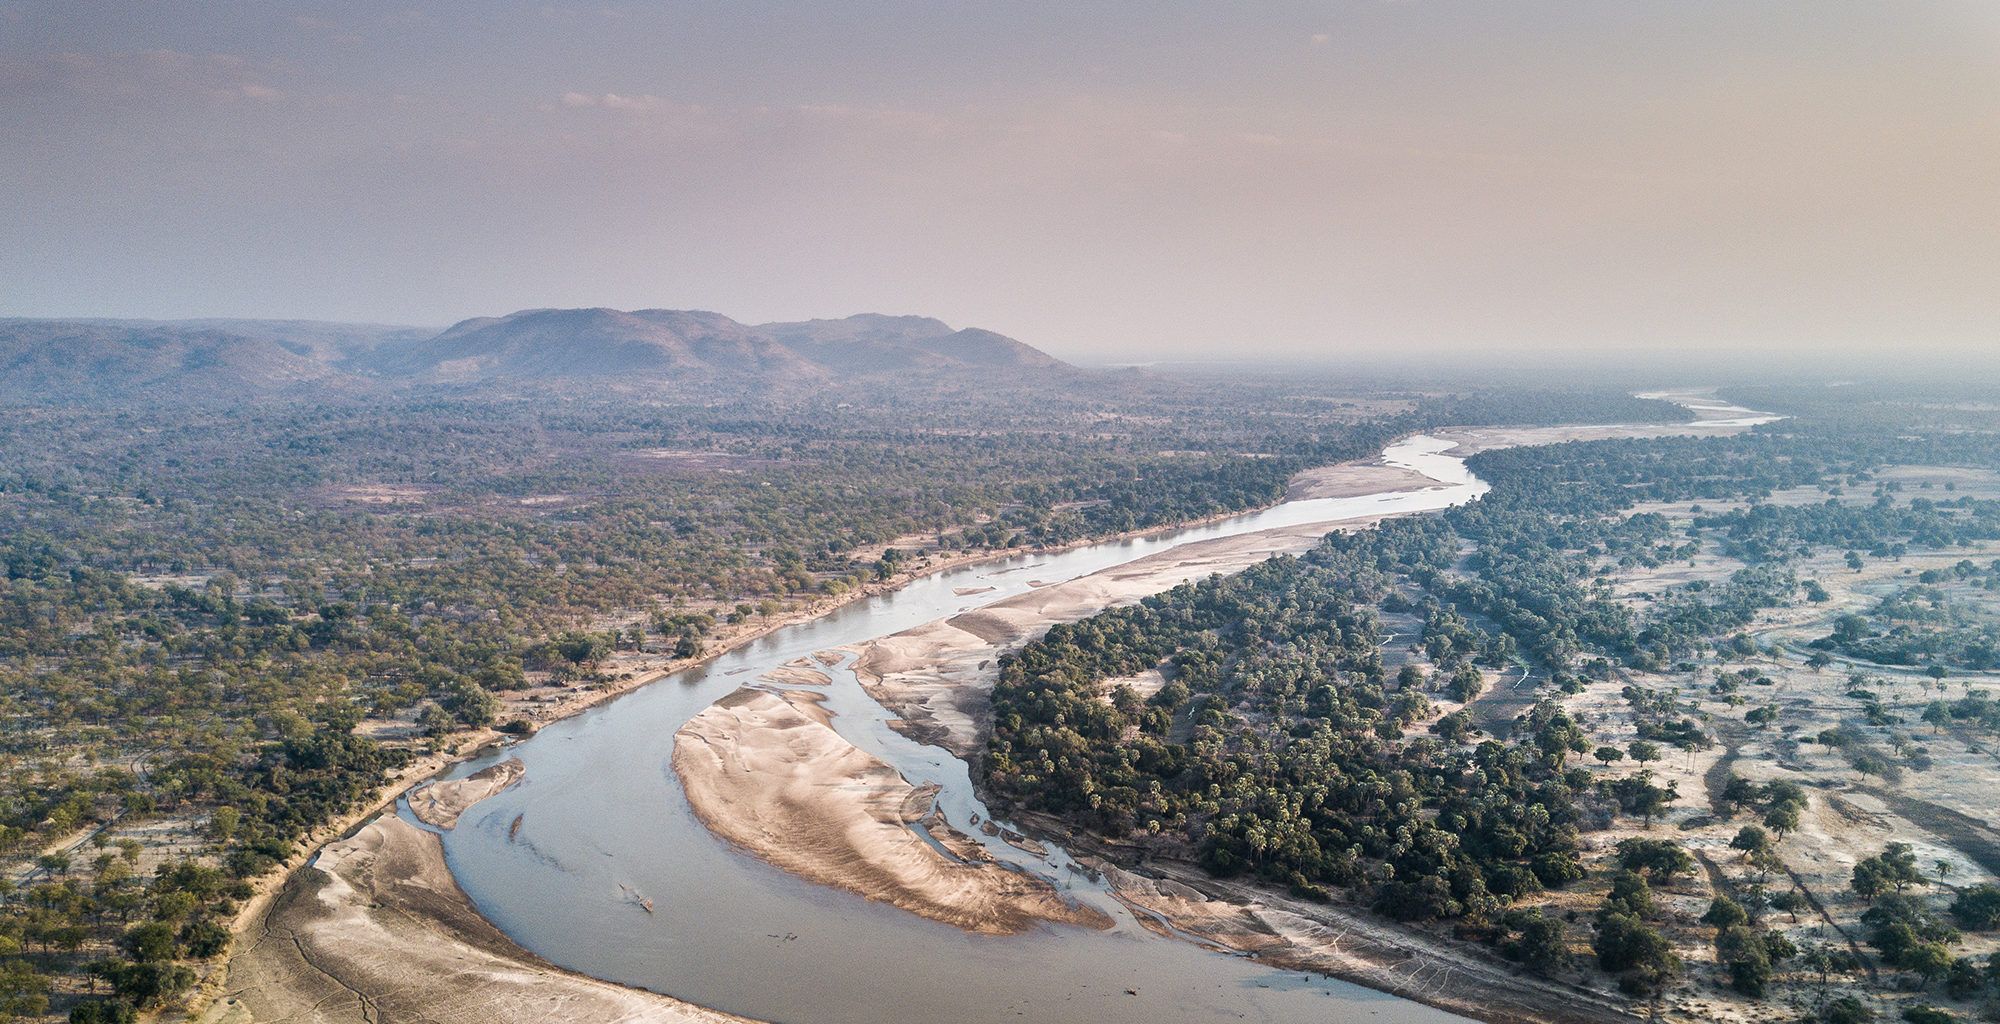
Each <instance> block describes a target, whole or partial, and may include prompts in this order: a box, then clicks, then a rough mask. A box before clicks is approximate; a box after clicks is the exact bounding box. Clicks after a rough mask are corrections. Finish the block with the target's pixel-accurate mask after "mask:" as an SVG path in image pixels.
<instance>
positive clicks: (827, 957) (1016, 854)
mask: <svg viewBox="0 0 2000 1024" xmlns="http://www.w3.org/2000/svg"><path fill="white" fill-rule="evenodd" d="M1447 446H1448V445H1447V443H1446V442H1441V441H1438V440H1436V439H1434V438H1428V437H1421V436H1420V437H1414V438H1409V439H1406V440H1404V441H1402V442H1399V443H1398V444H1396V445H1394V446H1392V447H1391V448H1390V449H1388V450H1387V451H1385V452H1384V455H1385V457H1386V458H1387V459H1388V461H1390V462H1391V463H1392V464H1395V465H1400V466H1406V467H1408V468H1412V469H1416V470H1418V471H1419V472H1422V473H1424V474H1425V475H1427V476H1430V477H1431V478H1433V479H1435V480H1438V481H1439V482H1440V483H1439V485H1438V486H1435V487H1432V488H1428V489H1424V490H1418V491H1404V492H1395V493H1389V494H1380V495H1363V496H1360V497H1355V498H1341V499H1320V500H1313V501H1296V502H1287V503H1285V504H1282V505H1279V506H1277V507H1275V508H1272V509H1269V510H1266V511H1263V512H1258V513H1253V514H1249V515H1245V516H1240V517H1236V518H1234V519H1230V520H1225V521H1222V522H1218V523H1213V524H1209V525H1206V526H1201V527H1196V528H1193V529H1188V530H1183V531H1179V532H1176V533H1173V534H1169V535H1163V536H1158V537H1149V538H1138V539H1129V540H1121V541H1113V542H1108V543H1104V544H1098V545H1093V546H1090V547H1086V548H1079V549H1077V550H1075V551H1070V552H1065V553H1062V554H1037V555H1027V556H1020V557H1016V558H1008V559H999V560H995V561H993V562H988V563H982V564H980V565H975V566H968V567H965V568H961V569H957V570H953V571H951V572H945V573H940V574H938V575H936V576H931V577H928V578H925V579H921V580H918V581H915V582H914V583H912V584H910V585H909V586H907V587H905V588H903V589H901V590H899V591H897V592H895V593H893V594H888V595H884V596H882V597H878V598H872V599H868V600H864V601H857V602H855V603H853V604H850V605H847V606H845V607H843V608H841V609H839V610H837V611H835V612H833V613H832V614H830V615H827V616H826V617H824V618H821V619H818V620H815V621H812V622H808V623H803V624H800V625H798V626H796V627H792V628H789V629H784V630H780V631H777V632H774V633H772V634H771V635H769V636H767V637H764V638H762V639H760V640H758V641H756V642H754V643H752V644H749V645H747V646H746V647H743V648H741V649H738V650H737V651H734V652H732V653H730V654H728V655H725V656H723V657H720V658H718V659H716V660H715V661H714V662H712V663H710V664H708V665H706V666H703V667H700V668H696V669H693V670H691V671H688V672H684V673H681V674H679V675H676V676H674V677H671V678H669V679H666V680H663V681H661V682H659V683H655V684H653V685H651V686H648V687H645V688H643V689H640V690H637V691H634V692H633V693H631V694H629V695H627V696H625V697H622V698H620V699H619V700H617V701H614V702H611V703H609V704H606V705H603V706H601V707H599V708H596V709H593V710H592V711H589V712H587V713H585V714H583V715H579V716H577V717H575V718H572V719H569V720H567V721H563V722H559V723H555V724H553V725H550V726H549V727H547V728H546V729H543V730H542V731H541V733H540V734H538V735H537V736H535V737H534V738H533V739H531V740H528V741H527V742H524V743H521V744H519V745H517V746H515V747H512V748H510V749H509V750H508V751H507V752H506V753H507V756H513V757H519V758H520V759H521V760H522V761H524V762H526V764H527V768H528V771H527V778H526V780H525V781H524V782H523V783H522V784H521V785H519V786H517V787H515V788H514V789H512V790H510V791H508V792H505V793H502V794H500V795H499V796H496V797H493V798H492V799H489V800H487V801H485V802H483V803H481V804H479V805H477V806H475V807H474V808H473V809H472V810H471V811H470V812H469V813H467V814H466V815H465V817H464V818H462V819H461V820H460V823H459V826H458V828H457V830H456V831H453V832H450V833H446V834H445V846H446V851H447V854H448V856H449V858H450V861H451V866H452V870H453V871H454V872H455V873H456V874H457V876H458V879H459V882H460V884H461V885H463V886H464V888H465V890H466V892H467V893H469V894H471V896H472V897H473V899H474V901H475V902H476V903H477V904H478V906H479V908H480V910H481V912H483V913H484V914H485V915H486V916H487V917H489V918H490V919H492V920H493V922H494V923H495V924H497V925H499V926H500V928H501V929H503V930H504V931H506V933H507V934H508V935H510V936H512V937H513V938H514V939H515V940H516V941H517V942H519V943H520V944H521V945H523V946H525V947H527V948H528V949H530V950H533V951H534V952H536V953H538V954H540V955H542V956H544V957H546V958H548V959H549V960H551V961H554V962H555V963H557V964H560V965H562V966H564V967H568V968H571V969H573V970H577V971H581V972H583V973H586V974H590V975H594V976H596V977H600V978H607V979H610V980H613V981H619V982H625V983H627V984H632V985H639V986H642V987H645V988H649V989H653V990H655V991H659V992H665V993H668V994H671V995H674V996H678V997H680V998H682V999H686V1000H689V1001H691V1002H694V1003H698V1004H700V1005H703V1006H710V1007H714V1008H717V1009H722V1010H727V1011H729V1012H732V1013H738V1014H742V1015H744V1016H747V1017H752V1018H756V1019H760V1020H767V1021H783V1022H789V1021H801V1022H804V1021H810V1022H815V1024H818V1022H826V1024H842V1022H853V1024H864V1022H866V1024H875V1022H879V1021H883V1020H897V1019H903V1020H911V1021H944V1020H951V1021H968V1022H997V1021H1018V1020H1021V1019H1023V1018H1025V1019H1030V1020H1040V1021H1079V1022H1083V1021H1089V1022H1105V1024H1117V1022H1126V1021H1130V1022H1134V1024H1138V1022H1146V1024H1165V1022H1177V1021H1189V1022H1193V1021H1221V1020H1228V1021H1237V1020H1251V1021H1259V1020H1261V1021H1314V1022H1319V1021H1326V1020H1329V1019H1353V1018H1360V1017H1368V1016H1379V1017H1380V1019H1381V1020H1383V1021H1394V1022H1411V1024H1416V1022H1426V1024H1428V1022H1432V1021H1439V1022H1442V1021H1455V1020H1459V1019H1460V1018H1457V1017H1454V1016H1452V1015H1450V1014H1446V1013H1442V1012H1440V1011H1437V1010H1433V1009H1430V1008H1428V1007H1425V1006H1422V1005H1419V1004H1416V1003H1412V1002H1409V1001H1407V1000H1403V999H1398V998H1396V997H1393V996H1387V995H1382V994H1380V993H1376V992H1372V991H1369V990H1367V989H1363V988H1360V987H1358V986H1354V985H1349V984H1345V983H1342V982H1336V981H1329V980H1327V979H1324V978H1318V977H1315V976H1312V975H1306V974H1298V973H1293V972H1282V971H1273V970H1270V969H1268V968H1265V967H1262V966H1260V965H1258V964H1256V963H1253V962H1251V961H1248V960H1245V959H1243V958H1239V957H1232V956H1227V955H1222V954H1216V953H1211V952H1205V951H1203V950H1201V949H1198V948H1196V947H1195V946H1193V945H1190V944H1188V943H1186V942H1180V941H1175V940H1172V939H1163V938H1160V937H1158V936H1156V935H1154V934H1152V933H1151V932H1148V931H1146V930H1145V929H1144V928H1143V927H1141V926H1140V925H1139V924H1138V923H1137V922H1136V921H1134V920H1133V919H1132V917H1131V915H1130V914H1129V913H1128V912H1126V911H1125V909H1124V908H1123V907H1122V906H1121V905H1120V904H1118V903H1117V902H1116V901H1115V900H1113V899H1111V898H1110V897H1109V896H1108V895H1107V894H1106V893H1105V892H1104V891H1103V890H1102V888H1101V887H1100V886H1099V885H1097V884H1096V883H1094V882H1093V881H1091V880H1090V879H1089V878H1087V877H1085V875H1084V873H1083V872H1082V871H1081V870H1080V869H1079V868H1078V867H1077V866H1076V865H1075V864H1074V863H1073V862H1072V861H1071V860H1070V859H1069V858H1068V856H1067V855H1066V854H1065V853H1064V852H1063V851H1061V850H1060V849H1052V850H1050V851H1049V854H1048V856H1047V857H1035V856H1032V855H1030V854H1027V853H1024V852H1022V851H1019V850H1016V849H1014V848H1013V847H1010V846H1007V845H1005V844H1004V843H1002V842H1000V841H999V840H997V839H984V838H982V837H980V833H979V830H978V829H977V828H976V827H974V826H973V825H972V821H973V820H974V818H973V816H974V815H975V814H978V815H980V816H982V817H983V816H984V814H985V810H984V808H983V807H981V806H980V805H979V804H978V802H977V801H976V799H975V798H974V796H973V793H972V786H971V783H970V780H969V778H968V776H967V767H966V765H965V763H964V762H961V761H959V760H957V759H956V758H953V757H951V756H950V755H949V754H947V753H945V752H944V751H943V750H941V749H939V748H936V747H928V746H922V745H919V744H917V743H914V742H911V741H910V740H908V739H906V738H904V737H903V736H901V735H898V734H897V733H895V732H893V731H891V730H889V729H888V728H886V727H885V726H884V725H883V714H882V709H881V708H880V707H879V706H878V705H876V704H875V703H874V702H873V701H871V700H869V699H868V697H867V696H866V695H865V694H863V693H862V692H861V689H860V687H859V685H858V684H857V683H856V681H855V679H854V675H853V673H852V672H851V671H849V669H848V666H847V663H842V664H841V665H839V666H836V667H833V668H830V669H828V673H829V674H830V675H831V676H833V677H834V682H833V684H832V685H831V686H830V687H827V688H826V690H827V706H828V708H829V709H831V710H832V711H833V712H835V714H836V716H837V717H836V718H835V720H834V724H835V726H836V727H837V728H838V729H839V730H840V731H841V733H842V734H843V735H844V736H846V737H847V738H848V739H849V740H850V741H851V742H853V743H855V744H856V745H857V746H859V747H861V748H863V749H865V750H867V751H868V752H870V753H872V754H874V755H875V756H877V757H879V758H881V759H883V760H884V761H887V762H888V763H890V764H892V765H895V766H896V767H897V768H898V769H899V770H900V771H902V773H903V775H904V776H905V777H906V778H908V779H909V780H910V781H911V782H913V783H918V784H922V783H926V782H935V783H938V784H939V785H940V786H942V787H943V789H942V791H941V792H940V795H939V798H938V801H939V807H940V808H941V809H942V810H943V812H944V814H945V816H946V818H947V819H948V820H949V821H950V822H951V823H952V824H953V825H954V826H956V827H957V828H959V829H960V830H961V831H963V832H965V833H967V834H968V835H971V836H974V837H975V838H982V841H983V842H985V843H986V845H987V847H988V849H990V850H991V851H992V852H993V853H994V855H995V856H996V857H998V858H1000V859H1002V860H1003V861H1005V862H1008V863H1012V864H1016V865H1019V866H1021V867H1022V868H1023V869H1024V870H1031V871H1034V872H1035V873H1037V874H1040V875H1043V876H1044V877H1047V878H1049V879H1051V880H1052V881H1053V882H1054V883H1055V884H1056V885H1057V886H1058V887H1059V888H1062V889H1064V890H1066V891H1067V892H1068V893H1070V895H1071V896H1072V897H1073V898H1075V899H1078V900H1080V901H1083V902H1086V903H1089V904H1091V905H1093V906H1096V907H1098V908H1099V909H1102V910H1104V911H1105V912H1106V913H1107V914H1110V915H1111V916H1112V917H1113V919H1114V920H1115V921H1116V922H1117V924H1116V926H1115V927H1114V928H1112V929H1111V930H1110V931H1106V932H1096V931H1087V930H1082V929H1075V928H1045V929H1043V930H1040V931H1037V932H1033V933H1030V934H1028V935H1021V936H1013V937H1005V938H996V937H990V936H976V935H968V934H966V933H964V932H961V931H959V930H958V929H955V928H952V927H949V926H945V925H940V924H935V923H933V922H930V921H927V920H924V919H923V918H920V917H917V916H915V915H913V914H909V913H906V912H904V911H900V910H896V909H894V908H891V907H886V906H883V905H880V904H875V903H870V902H868V901H866V900H864V899H862V898H860V897H857V896H854V895H851V894H849V893H845V892H839V891H836V890H832V889H826V888H821V887H818V886H814V885H810V884H808V883H805V882H802V881H800V880H798V879H796V878H794V877H792V876H790V875H787V874H785V873H784V872H782V871H779V870H777V869H775V868H772V867H770V866H768V865H765V864H764V863H762V862H760V861H757V860H754V859H752V858H749V857H745V856H742V855H740V854H737V853H735V852H733V851H732V850H730V849H729V848H728V847H726V846H724V845H723V844H722V843H720V842H719V841H717V840H716V839H715V838H714V837H713V836H712V835H710V833H709V832H708V830H707V829H706V828H704V827H703V826H702V825H701V823H700V822H699V821H697V820H695V818H694V815H693V813H692V812H691V811H690V810H689V808H688V805H687V801H686V799H685V798H684V797H683V796H682V794H681V792H680V787H679V785H678V783H677V782H676V780H675V778H674V775H673V771H672V769H671V768H670V767H669V758H670V756H671V754H672V750H673V733H674V730H675V729H677V728H679V727H680V726H681V725H682V724H683V723H684V722H686V721H687V720H688V719H689V718H691V717H693V716H694V715H695V714H696V713H698V712H700V711H701V710H702V709H703V708H705V707H707V706H708V705H709V704H710V703H712V702H713V701H715V700H716V699H717V698H719V697H721V696H723V695H724V694H726V693H728V692H729V691H730V690H732V689H734V688H735V687H737V686H739V685H742V684H745V683H749V682H751V681H753V680H754V679H755V678H756V674H757V673H761V672H763V671H766V670H769V669H772V668H776V667H778V666H779V665H781V664H783V663H784V662H786V661H789V660H791V659H794V658H798V657H802V656H808V655H811V654H812V653H814V652H816V651H824V650H827V649H829V648H833V647H838V646H841V645H844V644H850V643H855V642H859V641H862V640H867V639H872V638H874V637H879V636H885V635H888V634H890V633H894V632H897V631H899V630H903V629H907V628H909V627H911V626H915V625H919V624H922V623H924V622H928V621H930V620H932V619H936V618H940V617H942V616H946V615H951V614H956V613H957V612H959V611H962V610H966V609H969V608H973V607H978V606H982V605H985V604H989V603H991V602H994V601H998V600H1002V599H1005V598H1008V597H1011V596H1014V595H1016V594H1020V593H1024V592H1026V591H1028V590H1029V589H1031V588H1030V587H1029V585H1028V583H1029V581H1030V580H1034V581H1036V582H1044V583H1046V582H1055V581H1060V580H1066V579H1072V578H1075V577H1077V576H1082V575H1086V574H1089V573H1092V572H1096V571H1098V570H1101V569H1105V568H1108V567H1111V566H1114V565H1121V564H1124V563H1126V562H1130V561H1132V560H1134V559H1137V558H1142V557H1145V556H1146V555H1149V554H1153V553H1156V552H1160V551H1165V550H1168V549H1171V548H1174V547H1177V546H1179V545H1182V544H1186V543H1189V542H1191V541H1197V540H1205V539H1210V538H1215V537H1225V536H1233V535H1237V534H1242V533H1250V532H1255V531H1258V530H1264V529H1271V528H1274V527H1282V526H1299V525H1305V524H1312V523H1322V522H1325V523H1332V522H1336V521H1339V520H1342V519H1350V518H1355V517H1359V516H1373V515H1381V514H1383V513H1385V512H1407V511H1421V510H1428V509H1436V508H1442V507H1445V506H1447V505H1451V504H1456V503H1459V502H1463V501H1466V500H1469V499H1471V498H1473V497H1476V496H1477V495H1479V494H1481V493H1484V491H1485V490H1486V487H1485V484H1483V483H1482V482H1480V481H1478V480H1476V479H1474V478H1473V477H1472V476H1471V474H1469V473H1468V472H1467V471H1466V470H1465V466H1464V464H1463V462H1461V461H1460V460H1458V459H1454V458H1449V457H1446V456H1443V455H1441V454H1439V452H1440V451H1441V450H1442V449H1444V448H1445V447H1447ZM1024 569H1032V570H1033V571H1032V572H1024V571H1021V570H1024ZM976 587H990V588H992V589H991V590H988V591H985V592H982V593H979V594H977V595H971V596H965V595H958V594H955V593H953V591H954V590H955V589H960V588H976ZM482 764H483V763H482V762H474V763H470V764H467V765H464V766H461V768H460V769H459V772H458V773H457V774H465V773H469V772H471V771H474V770H477V769H478V768H479V767H481V766H482ZM517 816H518V817H519V818H520V823H519V828H518V831H516V830H515V828H514V825H515V819H516V817H517ZM641 900H649V901H651V903H652V910H651V911H650V912H649V911H648V910H647V909H646V908H645V907H644V906H642V905H641V902H640V901H641Z"/></svg>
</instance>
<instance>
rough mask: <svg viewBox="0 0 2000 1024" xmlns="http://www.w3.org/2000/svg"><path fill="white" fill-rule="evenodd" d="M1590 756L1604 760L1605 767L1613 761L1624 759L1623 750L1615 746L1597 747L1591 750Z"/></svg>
mask: <svg viewBox="0 0 2000 1024" xmlns="http://www.w3.org/2000/svg"><path fill="white" fill-rule="evenodd" d="M1590 756H1592V757H1594V758H1597V759H1598V760H1599V761H1602V762H1604V764H1605V767H1607V768H1608V767H1610V766H1611V764H1612V763H1613V762H1617V761H1623V760H1625V752H1624V751H1622V750H1620V749H1618V748H1617V747H1598V748H1597V750H1596V751H1594V752H1592V754H1591V755H1590Z"/></svg>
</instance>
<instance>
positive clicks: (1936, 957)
mask: <svg viewBox="0 0 2000 1024" xmlns="http://www.w3.org/2000/svg"><path fill="white" fill-rule="evenodd" d="M1955 959H1956V958H1955V957H1953V956H1952V955H1951V950H1949V949H1946V948H1945V945H1944V943H1942V942H1920V943H1918V944H1916V945H1914V946H1911V947H1909V948H1908V949H1905V950H1903V952H1902V955H1901V956H1898V957H1897V958H1896V966H1898V967H1901V968H1902V969H1904V970H1906V971H1909V972H1910V973H1912V974H1915V975H1916V976H1917V977H1919V978H1922V979H1923V988H1929V987H1930V986H1931V983H1932V982H1935V981H1937V980H1938V979H1939V978H1942V977H1944V976H1945V975H1946V974H1948V973H1950V971H1951V965H1952V963H1953V961H1954V960H1955Z"/></svg>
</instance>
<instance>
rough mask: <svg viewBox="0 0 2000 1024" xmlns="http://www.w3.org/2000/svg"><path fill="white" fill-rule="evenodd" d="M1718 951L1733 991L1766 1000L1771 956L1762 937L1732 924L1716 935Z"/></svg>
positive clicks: (1717, 954)
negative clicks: (1765, 990) (1765, 991)
mask: <svg viewBox="0 0 2000 1024" xmlns="http://www.w3.org/2000/svg"><path fill="white" fill-rule="evenodd" d="M1703 920H1706V918H1704V919H1703ZM1715 952H1716V957H1717V958H1718V959H1720V960H1721V961H1722V962H1723V963H1724V964H1727V965H1728V967H1729V986H1730V987H1731V988H1733V989H1735V990H1736V991H1738V992H1741V993H1743V994H1744V995H1746V996H1749V997H1750V998H1752V999H1762V998H1763V997H1764V988H1765V986H1766V985H1769V984H1770V982H1771V956H1770V951H1769V949H1768V948H1767V947H1766V946H1765V945H1764V940H1763V936H1762V935H1760V934H1759V933H1757V932H1755V931H1752V930H1751V929H1749V928H1746V927H1744V926H1742V925H1740V924H1739V925H1731V926H1729V927H1726V928H1723V929H1721V931H1720V932H1718V933H1717V935H1716V937H1715Z"/></svg>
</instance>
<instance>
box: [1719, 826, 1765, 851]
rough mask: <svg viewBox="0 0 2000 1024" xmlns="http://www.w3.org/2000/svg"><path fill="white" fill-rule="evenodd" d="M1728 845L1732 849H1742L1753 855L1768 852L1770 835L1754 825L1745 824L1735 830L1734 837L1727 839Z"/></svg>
mask: <svg viewBox="0 0 2000 1024" xmlns="http://www.w3.org/2000/svg"><path fill="white" fill-rule="evenodd" d="M1729 847H1730V849H1733V850H1742V851H1743V852H1744V853H1747V854H1749V855H1751V856H1753V857H1754V856H1757V855H1758V854H1762V853H1769V852H1770V850H1771V835H1770V833H1768V832H1766V831H1764V830H1763V829H1761V828H1758V827H1757V826H1755V825H1745V826H1743V827H1742V828H1740V829H1737V830H1736V838H1734V839H1731V840H1730V841H1729Z"/></svg>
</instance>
